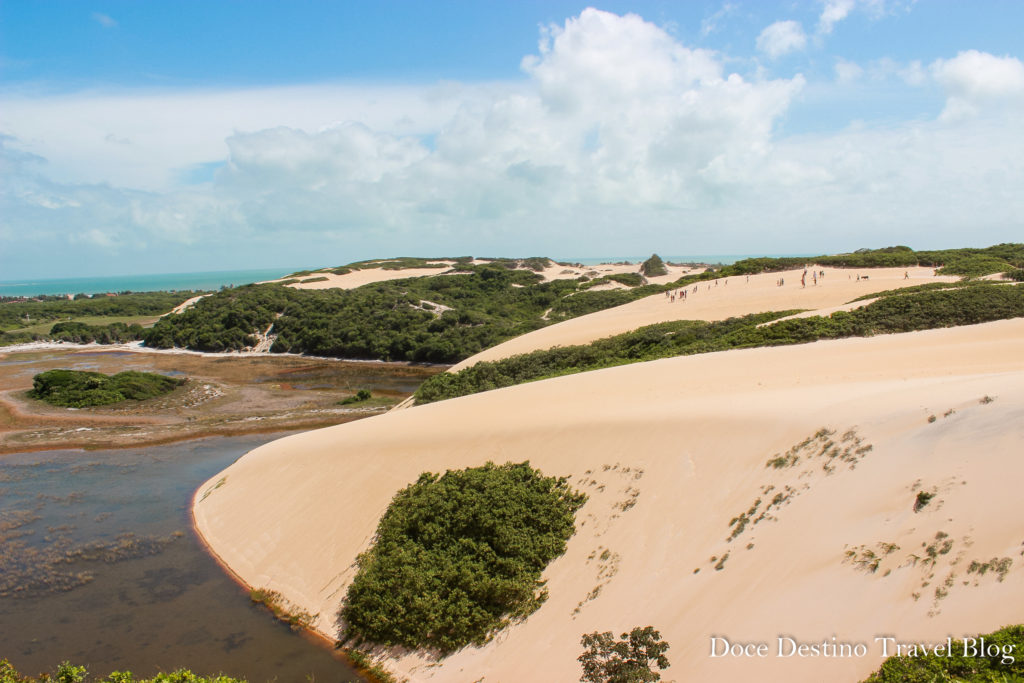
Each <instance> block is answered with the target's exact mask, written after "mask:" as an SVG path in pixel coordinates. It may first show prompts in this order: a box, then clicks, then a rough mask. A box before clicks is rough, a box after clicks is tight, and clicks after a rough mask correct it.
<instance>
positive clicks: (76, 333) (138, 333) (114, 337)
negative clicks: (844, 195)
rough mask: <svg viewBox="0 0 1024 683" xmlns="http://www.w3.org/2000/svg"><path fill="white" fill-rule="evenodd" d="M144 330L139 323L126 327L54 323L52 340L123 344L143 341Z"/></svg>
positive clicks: (116, 324)
mask: <svg viewBox="0 0 1024 683" xmlns="http://www.w3.org/2000/svg"><path fill="white" fill-rule="evenodd" d="M143 331H144V328H143V327H142V325H139V324H137V323H134V324H131V325H126V324H125V323H121V322H117V323H111V324H109V325H89V324H87V323H82V322H69V323H54V325H53V327H51V328H50V334H49V335H48V336H49V338H50V339H52V340H54V341H66V342H75V343H77V344H88V343H90V342H96V343H97V344H121V343H124V342H130V341H137V340H139V339H142V334H143Z"/></svg>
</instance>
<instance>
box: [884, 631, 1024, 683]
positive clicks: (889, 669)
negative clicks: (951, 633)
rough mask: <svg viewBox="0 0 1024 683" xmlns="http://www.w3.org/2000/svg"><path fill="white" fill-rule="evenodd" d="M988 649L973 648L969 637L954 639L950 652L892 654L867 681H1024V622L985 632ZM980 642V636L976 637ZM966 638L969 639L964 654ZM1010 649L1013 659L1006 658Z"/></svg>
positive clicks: (990, 682) (909, 682)
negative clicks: (983, 650)
mask: <svg viewBox="0 0 1024 683" xmlns="http://www.w3.org/2000/svg"><path fill="white" fill-rule="evenodd" d="M980 637H981V638H984V639H985V646H986V649H988V648H992V649H991V650H989V652H991V653H992V654H988V653H979V652H973V651H972V650H971V649H970V645H971V642H970V641H969V640H967V639H964V640H954V641H953V643H952V645H953V646H952V649H951V651H950V652H948V653H943V654H942V655H941V656H936V655H935V654H934V653H929V654H924V655H920V654H919V655H917V656H900V657H890V658H889V659H887V660H885V663H884V664H882V666H881V668H880V669H879V670H878V671H876V672H875V673H873V674H871V676H869V677H868V678H866V679H865V680H864V683H932V682H933V681H962V682H963V683H982V682H984V683H1004V682H1005V683H1021V682H1022V681H1024V657H1022V656H1021V653H1024V626H1021V625H1016V626H1007V627H1005V628H1002V629H999V630H998V631H995V632H994V633H986V634H984V635H982V636H980ZM973 640H974V643H973V644H974V645H975V646H977V645H978V639H973ZM965 642H966V643H967V647H966V654H965ZM1007 652H1009V653H1010V655H1011V658H1012V659H1013V661H1006V660H1007V658H1006V655H1005V653H1007Z"/></svg>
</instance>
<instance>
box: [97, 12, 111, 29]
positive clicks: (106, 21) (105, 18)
mask: <svg viewBox="0 0 1024 683" xmlns="http://www.w3.org/2000/svg"><path fill="white" fill-rule="evenodd" d="M92 18H93V21H95V22H96V23H98V24H99V25H100V26H102V27H103V28H114V27H115V26H117V21H116V20H115V19H114V18H112V17H110V16H109V15H106V14H102V13H100V12H93V13H92Z"/></svg>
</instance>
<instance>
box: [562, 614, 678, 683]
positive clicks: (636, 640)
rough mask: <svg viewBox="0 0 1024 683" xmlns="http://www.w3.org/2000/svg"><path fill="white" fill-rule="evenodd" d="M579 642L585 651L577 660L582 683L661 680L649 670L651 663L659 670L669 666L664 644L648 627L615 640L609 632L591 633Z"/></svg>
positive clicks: (666, 647) (631, 682)
mask: <svg viewBox="0 0 1024 683" xmlns="http://www.w3.org/2000/svg"><path fill="white" fill-rule="evenodd" d="M580 642H581V644H582V645H583V647H584V648H586V649H585V650H584V651H583V654H582V655H580V656H579V658H578V660H579V662H580V663H581V664H582V665H583V676H581V677H580V681H581V682H582V683H650V682H652V681H660V680H661V674H659V673H658V672H656V671H652V670H651V663H652V662H653V663H654V664H656V665H657V666H658V668H659V669H667V668H668V666H669V664H668V657H666V656H665V653H666V652H667V651H668V643H666V642H665V641H664V640H661V633H659V632H658V631H655V630H654V628H653V627H651V626H645V627H644V628H640V627H639V626H637V627H636V628H634V629H633V630H632V631H630V632H629V633H623V634H622V636H621V637H620V638H619V640H617V641H616V640H615V636H613V635H612V632H611V631H605V632H604V633H598V632H597V631H594V632H593V633H587V634H585V635H584V636H583V637H582V638H581V639H580Z"/></svg>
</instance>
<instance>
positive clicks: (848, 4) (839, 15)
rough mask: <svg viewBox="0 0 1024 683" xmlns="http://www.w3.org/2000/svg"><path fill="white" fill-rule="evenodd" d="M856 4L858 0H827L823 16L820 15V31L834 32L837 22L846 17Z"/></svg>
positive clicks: (826, 33)
mask: <svg viewBox="0 0 1024 683" xmlns="http://www.w3.org/2000/svg"><path fill="white" fill-rule="evenodd" d="M856 4H857V2H856V0H825V6H824V8H822V10H821V16H820V17H818V33H821V34H825V35H828V34H829V33H832V29H834V28H835V26H836V24H838V23H839V22H840V21H842V20H843V19H845V18H846V17H847V15H848V14H850V11H851V10H853V7H854V5H856Z"/></svg>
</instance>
